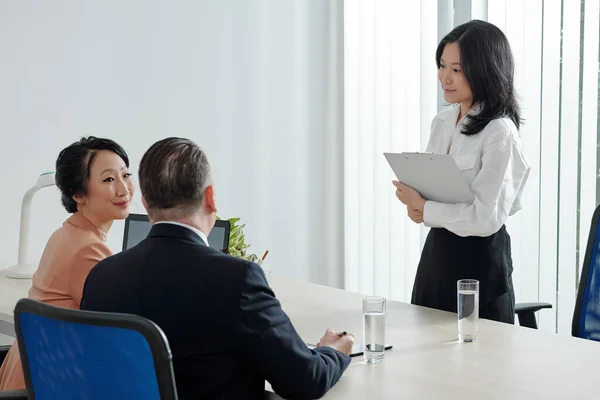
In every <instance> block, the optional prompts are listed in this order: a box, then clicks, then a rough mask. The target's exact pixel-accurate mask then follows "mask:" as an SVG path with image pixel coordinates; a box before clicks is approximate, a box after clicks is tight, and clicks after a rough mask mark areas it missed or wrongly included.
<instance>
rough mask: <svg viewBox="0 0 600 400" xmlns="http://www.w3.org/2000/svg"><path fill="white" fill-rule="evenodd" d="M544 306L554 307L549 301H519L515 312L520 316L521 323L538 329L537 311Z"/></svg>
mask: <svg viewBox="0 0 600 400" xmlns="http://www.w3.org/2000/svg"><path fill="white" fill-rule="evenodd" d="M544 308H552V304H548V303H519V304H516V305H515V314H517V317H518V318H519V325H520V326H524V327H526V328H532V329H537V327H538V326H537V321H536V320H535V313H536V312H538V311H540V310H541V309H544Z"/></svg>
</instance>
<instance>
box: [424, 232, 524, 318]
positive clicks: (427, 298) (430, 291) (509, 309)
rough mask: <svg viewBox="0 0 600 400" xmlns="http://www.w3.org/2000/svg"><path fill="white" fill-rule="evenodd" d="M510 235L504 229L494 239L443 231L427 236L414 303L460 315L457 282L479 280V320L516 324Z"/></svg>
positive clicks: (492, 237) (430, 233)
mask: <svg viewBox="0 0 600 400" xmlns="http://www.w3.org/2000/svg"><path fill="white" fill-rule="evenodd" d="M512 271H513V267H512V257H511V250H510V236H509V235H508V232H506V228H505V227H504V226H503V227H502V228H500V230H499V231H498V232H496V233H495V234H493V235H491V236H487V237H480V236H468V237H461V236H458V235H456V234H454V233H452V232H450V231H448V230H446V229H443V228H432V229H431V230H430V231H429V235H427V240H426V241H425V246H424V247H423V252H422V254H421V260H420V262H419V267H418V269H417V276H416V278H415V284H414V287H413V293H412V304H416V305H419V306H424V307H430V308H437V309H439V310H444V311H450V312H456V297H457V290H456V282H457V281H458V280H460V279H477V280H478V281H479V317H480V318H486V319H491V320H495V321H500V322H506V323H510V324H513V323H514V320H515V315H514V311H515V295H514V289H513V285H512V277H511V275H512Z"/></svg>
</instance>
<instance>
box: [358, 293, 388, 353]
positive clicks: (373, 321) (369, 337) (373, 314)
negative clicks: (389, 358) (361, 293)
mask: <svg viewBox="0 0 600 400" xmlns="http://www.w3.org/2000/svg"><path fill="white" fill-rule="evenodd" d="M363 344H364V349H363V350H364V352H363V355H364V359H365V362H367V363H369V364H376V363H380V362H382V361H383V355H384V351H385V299H384V298H383V297H374V296H368V297H365V298H364V299H363Z"/></svg>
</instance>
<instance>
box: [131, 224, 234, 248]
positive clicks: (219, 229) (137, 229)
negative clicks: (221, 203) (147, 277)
mask: <svg viewBox="0 0 600 400" xmlns="http://www.w3.org/2000/svg"><path fill="white" fill-rule="evenodd" d="M150 228H152V224H151V223H150V220H148V216H147V215H145V214H129V217H127V219H126V220H125V233H124V235H123V250H127V249H129V248H131V247H133V246H135V245H136V244H138V243H139V242H141V241H142V240H144V239H145V238H146V236H148V232H150ZM229 229H230V223H229V221H224V220H217V221H216V222H215V226H214V227H213V228H212V230H211V231H210V235H208V245H209V246H210V247H212V248H213V249H216V250H219V251H221V252H223V253H225V254H227V253H229Z"/></svg>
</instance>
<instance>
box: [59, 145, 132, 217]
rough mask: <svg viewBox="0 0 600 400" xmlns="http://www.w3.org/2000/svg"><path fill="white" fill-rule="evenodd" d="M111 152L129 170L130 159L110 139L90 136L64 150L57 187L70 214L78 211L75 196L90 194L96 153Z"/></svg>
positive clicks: (60, 161)
mask: <svg viewBox="0 0 600 400" xmlns="http://www.w3.org/2000/svg"><path fill="white" fill-rule="evenodd" d="M100 150H110V151H112V152H113V153H115V154H117V155H118V156H119V157H121V159H122V160H123V161H124V162H125V165H126V166H127V168H129V158H128V157H127V153H125V150H123V148H122V147H121V146H119V145H118V144H117V143H115V142H114V141H112V140H110V139H104V138H97V137H94V136H89V137H87V138H85V137H84V138H81V140H79V141H77V142H75V143H73V144H71V145H70V146H68V147H66V148H64V149H63V150H62V151H61V152H60V154H59V155H58V158H57V159H56V173H55V175H54V176H55V180H56V186H58V188H59V189H60V192H61V201H62V204H63V207H65V210H67V212H69V213H74V212H76V211H77V202H76V201H75V200H74V199H73V196H77V195H80V196H85V195H87V194H88V184H89V178H90V169H91V167H92V163H93V162H94V158H96V153H97V152H98V151H100Z"/></svg>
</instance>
